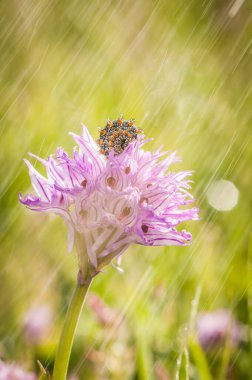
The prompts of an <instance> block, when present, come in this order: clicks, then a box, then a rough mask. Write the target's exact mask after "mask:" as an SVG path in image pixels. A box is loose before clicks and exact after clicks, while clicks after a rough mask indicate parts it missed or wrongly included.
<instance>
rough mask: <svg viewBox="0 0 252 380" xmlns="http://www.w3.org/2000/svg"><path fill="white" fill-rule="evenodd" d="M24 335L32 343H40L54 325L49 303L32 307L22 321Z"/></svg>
mask: <svg viewBox="0 0 252 380" xmlns="http://www.w3.org/2000/svg"><path fill="white" fill-rule="evenodd" d="M22 326H23V331H24V336H25V339H26V340H27V342H29V343H30V344H34V345H38V344H40V343H41V342H42V341H43V340H44V339H45V338H46V336H47V334H48V333H49V331H50V328H51V327H52V310H51V308H50V307H49V306H48V305H41V306H37V307H32V308H31V309H29V310H28V311H27V313H26V314H25V315H24V317H23V321H22Z"/></svg>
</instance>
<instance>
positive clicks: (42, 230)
mask: <svg viewBox="0 0 252 380" xmlns="http://www.w3.org/2000/svg"><path fill="white" fill-rule="evenodd" d="M0 18H1V22H0V46H1V47H0V49H1V54H0V70H1V75H0V93H1V102H0V120H1V125H0V136H1V150H0V159H1V165H0V172H1V182H0V189H1V254H0V284H1V288H0V289H1V293H0V357H1V358H2V359H3V360H6V361H8V362H13V361H15V362H18V363H21V365H22V366H23V367H24V368H27V369H29V370H34V371H38V369H37V365H36V360H37V359H39V360H40V361H41V362H42V363H43V365H44V366H46V367H47V368H48V369H49V370H50V369H51V368H52V366H53V358H54V350H55V347H56V345H57V340H58V335H59V332H60V329H61V327H62V323H63V319H64V315H65V311H66V308H67V305H68V302H69V299H70V296H71V294H72V291H73V289H74V286H75V278H76V274H77V260H76V257H75V253H73V254H70V255H69V254H68V253H67V241H66V240H67V239H66V227H65V225H64V223H63V222H62V221H61V220H59V218H57V217H53V216H48V215H41V214H35V213H32V212H30V211H28V210H26V209H25V208H24V207H22V206H21V205H20V204H19V202H18V193H19V192H20V191H21V192H23V193H27V192H29V191H31V186H30V181H29V175H28V170H27V168H26V166H25V164H24V163H23V161H22V159H23V157H27V152H29V151H30V152H33V153H35V154H37V155H40V156H41V157H47V156H48V155H49V154H51V153H53V152H54V151H55V150H56V148H57V146H62V147H64V148H65V149H66V150H68V151H69V152H71V150H72V148H73V146H74V145H75V144H74V142H73V140H72V139H71V137H69V136H68V131H73V132H75V133H81V127H80V122H84V123H85V124H86V125H87V126H88V128H89V130H90V132H91V134H92V136H93V137H94V138H97V137H98V131H97V127H98V126H101V127H103V126H104V125H105V120H106V118H108V117H109V118H111V119H115V118H117V117H118V116H119V115H120V114H123V116H124V117H125V118H126V119H127V118H128V119H129V118H131V117H133V118H135V119H136V124H137V125H138V126H139V127H141V128H144V131H145V135H146V136H147V137H153V138H154V141H153V142H151V143H148V146H146V149H150V150H153V149H156V148H158V147H159V146H160V145H162V144H163V145H164V149H165V150H171V151H173V150H177V151H178V153H179V155H180V156H182V157H183V161H182V162H181V163H179V164H177V165H176V167H175V169H179V170H187V169H189V170H191V169H192V170H194V175H193V180H194V185H193V194H194V195H195V197H196V204H197V205H198V206H199V207H200V216H201V220H200V221H198V222H191V223H188V225H187V226H186V228H187V229H188V230H190V231H191V232H192V233H193V237H194V240H193V244H192V245H191V246H190V247H186V248H181V247H178V248H176V247H175V248H174V247H160V248H151V247H141V246H132V247H131V248H130V249H129V250H128V251H127V253H126V254H125V255H124V257H123V261H122V267H123V269H124V273H123V274H122V273H119V272H118V271H117V270H116V269H114V268H113V267H108V268H107V269H106V271H105V273H103V274H100V275H99V276H98V277H97V278H96V279H95V281H94V283H93V285H92V289H91V292H92V293H93V295H94V293H95V294H97V295H99V296H100V297H101V299H102V301H103V302H104V303H105V305H107V306H106V307H108V308H111V312H112V310H113V311H116V313H117V314H118V316H119V317H118V318H117V319H116V322H114V323H111V324H109V323H103V322H102V321H100V320H99V318H97V315H96V314H97V313H96V312H95V311H94V310H93V308H92V307H91V306H90V305H89V304H88V306H87V307H86V309H85V312H84V313H83V315H82V317H81V321H80V324H79V327H78V332H77V336H76V340H75V344H74V350H73V355H72V358H71V364H70V372H71V373H73V374H76V376H78V378H79V379H80V380H81V379H103V380H105V379H126V380H127V379H138V380H143V379H161V380H167V379H172V380H173V379H174V380H175V379H176V380H177V379H190V380H191V379H193V380H197V379H203V380H205V379H206V380H209V379H211V378H216V379H218V380H223V379H235V380H236V379H239V380H241V379H242V380H245V379H249V378H251V377H250V376H251V373H252V364H251V362H252V354H251V342H250V340H249V334H247V337H246V338H245V339H244V340H243V342H241V343H240V344H239V345H238V346H237V347H236V348H232V347H231V345H229V344H228V343H226V344H225V345H224V347H220V349H218V350H217V351H216V352H215V353H211V354H209V353H204V351H203V349H202V348H200V346H199V345H198V343H197V341H196V338H195V335H196V334H195V332H194V327H193V325H194V324H195V321H196V319H197V313H202V312H210V311H215V310H218V309H223V308H226V309H229V310H231V311H232V314H233V315H234V317H235V318H236V319H237V320H238V321H239V322H240V323H241V324H243V325H247V327H248V326H249V320H252V302H251V294H252V285H251V278H252V276H250V275H251V274H252V271H251V269H250V268H251V265H252V264H251V260H252V246H251V248H249V239H250V231H251V206H252V191H251V166H252V142H251V131H252V130H251V125H252V123H251V122H252V97H251V92H252V91H251V89H252V64H251V58H252V56H251V52H252V50H251V46H252V44H251V36H252V34H251V33H252V4H251V2H250V1H243V0H235V1H228V0H213V1H197V0H189V1H186V0H181V1H144V0H142V1H133V0H132V1H109V0H108V1H91V0H90V1H89V0H84V1H81V0H73V1H65V0H61V1H60V0H50V1H49V0H44V1H42V0H40V1H32V0H21V1H18V0H2V1H1V2H0ZM32 163H34V164H35V166H36V168H38V169H39V168H40V166H39V163H38V162H36V160H35V159H32ZM220 179H225V180H228V181H230V182H232V183H233V184H234V185H235V187H236V189H237V190H238V191H239V199H238V203H237V205H236V206H235V207H231V209H230V210H229V211H218V210H216V208H214V207H212V206H211V205H210V204H209V202H208V200H209V191H210V192H211V186H212V185H213V184H214V183H215V181H218V180H220ZM229 197H232V194H231V195H230V194H229V193H228V192H227V194H226V193H225V191H224V198H223V201H225V198H227V199H228V198H229ZM249 271H250V272H249ZM90 297H92V294H90ZM39 305H47V306H48V307H50V308H51V311H52V328H50V331H49V332H48V333H47V334H46V337H45V338H44V339H42V340H41V341H40V342H39V344H36V345H34V344H31V343H30V342H29V341H27V339H25V337H24V331H23V330H24V327H23V322H22V321H23V318H24V315H25V314H26V313H27V310H29V309H31V308H34V307H37V306H39ZM190 320H191V321H192V323H191V324H190V323H189V321H190ZM189 325H190V331H189V329H188V326H189ZM247 331H248V330H247ZM192 341H193V343H192ZM180 359H181V365H180V364H179V363H180Z"/></svg>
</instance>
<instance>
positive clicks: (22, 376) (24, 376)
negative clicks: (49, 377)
mask: <svg viewBox="0 0 252 380" xmlns="http://www.w3.org/2000/svg"><path fill="white" fill-rule="evenodd" d="M0 380H37V376H36V375H34V374H32V373H29V372H26V371H24V370H23V369H22V368H20V367H19V366H17V365H16V364H5V363H4V362H2V361H1V360H0Z"/></svg>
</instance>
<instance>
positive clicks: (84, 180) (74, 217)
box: [20, 119, 198, 270]
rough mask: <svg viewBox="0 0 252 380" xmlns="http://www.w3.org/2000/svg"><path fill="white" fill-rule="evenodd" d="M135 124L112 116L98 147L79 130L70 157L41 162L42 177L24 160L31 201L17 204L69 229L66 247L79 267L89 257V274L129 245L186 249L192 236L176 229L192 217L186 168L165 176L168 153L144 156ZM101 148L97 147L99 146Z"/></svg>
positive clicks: (25, 199) (62, 153)
mask: <svg viewBox="0 0 252 380" xmlns="http://www.w3.org/2000/svg"><path fill="white" fill-rule="evenodd" d="M139 132H140V130H138V129H137V128H136V127H135V126H134V123H133V122H132V121H131V120H130V121H123V120H122V119H118V120H116V121H114V122H110V121H109V122H108V123H107V125H106V127H105V128H104V129H103V130H102V131H100V139H99V141H98V144H96V142H95V141H94V140H93V139H92V137H91V136H90V134H89V132H88V130H87V128H86V127H85V126H83V135H82V136H78V135H75V134H74V133H70V134H71V135H72V136H73V138H74V140H75V141H76V142H77V144H78V149H76V148H75V149H74V151H73V155H72V157H70V156H69V155H68V154H67V153H66V152H65V151H64V150H63V149H61V148H58V150H57V152H56V155H55V156H50V157H49V158H48V159H47V160H44V159H41V158H39V157H36V156H34V155H32V156H34V157H36V158H37V159H38V160H39V161H40V162H42V164H43V165H44V166H45V168H46V172H47V177H43V176H42V175H41V174H40V173H39V172H38V171H37V170H36V169H35V168H34V167H33V166H32V164H31V163H30V162H29V161H27V160H25V162H26V164H27V166H28V168H29V172H30V177H31V182H32V185H33V188H34V190H35V192H36V194H37V195H36V196H34V195H27V196H25V197H22V196H21V195H20V201H21V203H23V204H24V205H26V206H27V207H29V208H30V209H31V210H35V211H41V212H53V213H55V214H58V215H60V216H61V217H62V218H63V219H64V220H65V222H66V224H67V225H68V237H69V238H68V241H69V250H72V247H73V244H74V242H75V244H76V248H77V252H78V257H79V264H80V267H81V266H82V265H83V260H84V259H85V257H86V255H88V258H89V261H90V262H91V264H92V265H93V267H94V268H95V269H96V270H99V269H101V268H102V267H103V266H104V265H106V264H108V263H109V262H111V260H113V259H114V258H115V257H117V258H119V257H120V256H121V255H122V253H123V252H124V251H125V250H126V249H127V248H128V247H129V245H130V244H132V243H136V244H142V245H153V246H155V245H187V244H188V243H189V242H190V240H191V234H190V233H188V232H186V231H185V230H182V231H181V232H180V231H178V230H177V226H178V225H179V224H180V223H181V222H184V221H188V220H196V219H197V218H198V210H197V208H195V207H193V208H188V206H189V205H190V204H191V203H192V202H193V197H192V196H191V194H190V193H189V189H190V181H189V180H188V176H190V175H191V172H190V171H182V172H172V171H170V166H171V164H173V163H175V162H177V161H179V159H178V157H177V156H176V154H175V153H172V154H167V153H161V152H160V150H158V151H156V152H154V153H151V152H149V151H144V150H143V145H144V144H145V143H146V140H144V137H143V136H140V135H139ZM98 145H100V147H99V146H98Z"/></svg>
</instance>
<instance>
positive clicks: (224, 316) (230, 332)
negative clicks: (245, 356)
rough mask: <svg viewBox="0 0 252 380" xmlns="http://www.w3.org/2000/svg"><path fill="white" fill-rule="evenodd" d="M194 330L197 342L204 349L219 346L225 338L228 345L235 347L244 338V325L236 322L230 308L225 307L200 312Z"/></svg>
mask: <svg viewBox="0 0 252 380" xmlns="http://www.w3.org/2000/svg"><path fill="white" fill-rule="evenodd" d="M196 330H197V335H198V339H199V342H200V344H201V346H202V347H203V348H204V349H205V350H211V349H216V348H219V347H220V346H222V345H223V344H224V343H225V341H226V340H228V341H229V345H230V346H232V347H236V346H237V344H238V343H239V342H241V341H242V340H245V339H246V328H245V326H243V325H241V324H240V323H238V322H237V321H236V320H235V318H234V317H233V316H232V314H231V312H230V310H226V309H220V310H216V311H214V312H212V313H202V314H200V315H199V317H198V319H197V324H196Z"/></svg>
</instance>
